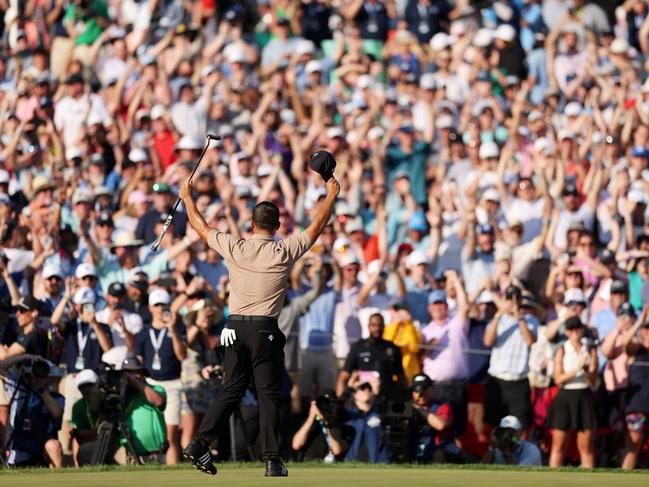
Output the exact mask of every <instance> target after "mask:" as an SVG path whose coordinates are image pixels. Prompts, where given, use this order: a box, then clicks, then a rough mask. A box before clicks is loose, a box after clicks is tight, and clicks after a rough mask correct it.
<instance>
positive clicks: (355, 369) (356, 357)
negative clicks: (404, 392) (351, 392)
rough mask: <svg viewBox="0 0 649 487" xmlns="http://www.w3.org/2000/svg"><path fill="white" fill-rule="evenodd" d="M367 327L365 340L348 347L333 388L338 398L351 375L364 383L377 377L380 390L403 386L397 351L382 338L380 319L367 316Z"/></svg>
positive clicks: (382, 324)
mask: <svg viewBox="0 0 649 487" xmlns="http://www.w3.org/2000/svg"><path fill="white" fill-rule="evenodd" d="M368 328H369V331H370V336H369V338H365V339H363V340H359V341H358V342H356V343H355V344H354V345H352V348H351V350H350V351H349V355H348V356H347V359H346V360H345V365H344V366H343V368H342V370H341V371H340V373H339V374H338V383H337V385H336V395H337V396H338V397H341V396H342V395H343V393H344V392H345V390H346V387H347V384H348V383H349V381H350V379H352V375H354V374H358V375H359V376H362V377H363V379H364V380H369V377H373V378H378V379H380V384H381V385H382V387H391V386H393V385H396V384H398V383H403V364H402V361H401V351H400V350H399V348H398V347H396V346H395V345H393V344H392V343H390V342H388V341H386V340H384V339H383V338H382V337H383V331H384V329H385V321H384V319H383V316H382V315H381V314H379V313H375V314H373V315H372V316H370V322H369V325H368ZM395 379H396V380H395Z"/></svg>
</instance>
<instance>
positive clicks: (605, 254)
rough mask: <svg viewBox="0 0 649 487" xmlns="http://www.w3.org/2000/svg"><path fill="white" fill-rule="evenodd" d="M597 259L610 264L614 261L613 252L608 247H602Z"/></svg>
mask: <svg viewBox="0 0 649 487" xmlns="http://www.w3.org/2000/svg"><path fill="white" fill-rule="evenodd" d="M599 260H600V261H601V262H602V263H603V264H610V263H612V262H615V260H616V259H615V254H614V253H613V252H611V251H610V250H609V249H604V250H602V253H601V255H600V256H599Z"/></svg>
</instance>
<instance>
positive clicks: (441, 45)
mask: <svg viewBox="0 0 649 487" xmlns="http://www.w3.org/2000/svg"><path fill="white" fill-rule="evenodd" d="M452 44H453V38H452V37H451V36H450V35H448V34H447V33H446V32H438V33H437V34H435V35H434V36H433V37H431V38H430V48H431V49H432V50H433V51H443V50H444V49H446V48H447V47H449V46H450V45H452Z"/></svg>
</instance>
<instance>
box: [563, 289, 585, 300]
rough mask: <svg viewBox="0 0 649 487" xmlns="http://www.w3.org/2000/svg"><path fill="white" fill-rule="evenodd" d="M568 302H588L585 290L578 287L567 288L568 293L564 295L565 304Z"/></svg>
mask: <svg viewBox="0 0 649 487" xmlns="http://www.w3.org/2000/svg"><path fill="white" fill-rule="evenodd" d="M568 303H584V304H586V296H585V295H584V291H582V290H581V289H579V288H576V287H575V288H571V289H568V290H566V293H565V294H564V296H563V304H568Z"/></svg>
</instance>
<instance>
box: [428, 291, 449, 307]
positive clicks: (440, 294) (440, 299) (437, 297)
mask: <svg viewBox="0 0 649 487" xmlns="http://www.w3.org/2000/svg"><path fill="white" fill-rule="evenodd" d="M435 303H446V293H445V292H444V291H442V290H441V289H435V290H433V291H431V292H430V294H429V295H428V304H435Z"/></svg>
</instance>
